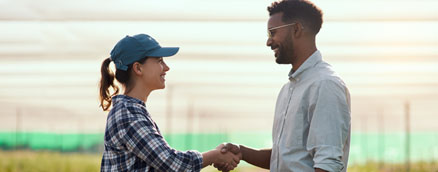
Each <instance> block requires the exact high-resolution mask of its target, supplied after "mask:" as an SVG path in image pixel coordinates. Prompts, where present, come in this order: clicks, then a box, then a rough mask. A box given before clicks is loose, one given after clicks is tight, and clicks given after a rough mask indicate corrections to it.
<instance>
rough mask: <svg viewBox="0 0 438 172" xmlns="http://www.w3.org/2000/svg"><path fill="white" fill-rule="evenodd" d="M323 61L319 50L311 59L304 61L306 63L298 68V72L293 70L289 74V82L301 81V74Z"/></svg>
mask: <svg viewBox="0 0 438 172" xmlns="http://www.w3.org/2000/svg"><path fill="white" fill-rule="evenodd" d="M320 61H322V56H321V53H320V52H319V50H316V51H315V52H314V53H313V54H312V55H310V57H308V58H307V59H306V61H304V63H303V64H302V65H301V66H300V67H299V68H298V70H296V71H293V70H292V69H291V70H290V72H289V80H296V81H298V80H300V78H301V74H302V73H303V72H304V71H306V70H307V69H309V68H311V67H313V66H315V64H317V63H319V62H320Z"/></svg>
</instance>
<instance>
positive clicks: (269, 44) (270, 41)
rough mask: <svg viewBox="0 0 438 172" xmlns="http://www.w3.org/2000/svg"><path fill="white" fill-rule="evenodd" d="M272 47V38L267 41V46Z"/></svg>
mask: <svg viewBox="0 0 438 172" xmlns="http://www.w3.org/2000/svg"><path fill="white" fill-rule="evenodd" d="M271 45H272V38H268V40H266V46H268V47H269V46H271Z"/></svg>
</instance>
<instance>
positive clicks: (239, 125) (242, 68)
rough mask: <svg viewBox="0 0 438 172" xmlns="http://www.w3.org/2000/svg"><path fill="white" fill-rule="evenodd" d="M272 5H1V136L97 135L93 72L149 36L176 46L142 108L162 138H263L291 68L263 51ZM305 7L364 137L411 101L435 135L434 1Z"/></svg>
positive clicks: (245, 0) (180, 1)
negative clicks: (319, 17)
mask: <svg viewBox="0 0 438 172" xmlns="http://www.w3.org/2000/svg"><path fill="white" fill-rule="evenodd" d="M271 2H272V1H264V0H263V1H261V0H260V1H254V0H242V1H231V0H223V1H201V0H170V1H144V0H142V1H140V0H134V1H121V0H111V1H104V0H94V1H89V0H77V1H65V0H61V1H59V0H58V1H56V0H41V1H31V0H18V1H16V0H0V6H1V8H2V10H0V38H1V39H0V107H1V108H0V119H2V120H0V130H17V129H19V130H25V131H34V130H38V131H57V132H77V131H86V132H102V131H103V129H104V126H105V119H106V113H107V112H102V110H101V109H100V108H99V102H98V90H97V83H98V81H99V77H100V76H99V70H100V64H101V62H102V61H103V60H104V59H105V58H106V57H108V56H109V52H110V51H111V49H112V47H113V46H114V44H115V43H116V42H117V41H118V40H120V39H121V38H123V37H124V36H125V35H133V34H138V33H147V34H150V35H151V36H153V37H154V38H156V40H158V41H159V42H160V44H161V45H162V46H179V47H181V49H180V51H179V53H178V54H177V55H176V56H174V57H170V58H166V59H165V60H166V62H167V63H168V65H169V66H170V68H171V70H170V71H169V72H168V74H167V76H166V80H167V81H166V84H167V88H166V89H165V90H159V91H155V92H153V93H152V94H151V97H150V98H149V99H148V102H147V108H148V110H149V111H150V113H151V114H152V116H153V118H154V119H155V120H156V121H157V123H158V124H159V125H160V126H161V128H163V131H164V132H184V131H187V130H188V128H190V127H189V126H188V125H190V124H194V125H195V126H194V128H193V129H194V130H195V131H197V132H230V131H270V130H271V128H272V118H273V115H274V106H275V100H276V96H277V94H278V92H279V90H280V88H281V86H282V85H283V84H284V83H286V82H287V81H288V80H287V74H288V72H289V70H290V68H291V66H290V65H278V64H276V63H275V61H274V56H273V52H272V51H271V50H270V48H269V47H266V45H265V44H266V39H267V36H266V27H267V19H268V18H269V16H268V13H267V11H266V7H267V6H268V5H269V4H270V3H271ZM313 2H314V3H315V4H316V5H317V6H319V7H320V8H321V9H322V10H323V12H324V24H323V26H322V29H321V32H320V33H319V34H318V36H317V47H318V49H319V50H320V51H321V53H322V55H323V58H324V60H325V61H327V62H328V63H330V64H331V65H333V67H334V69H335V71H336V72H338V73H339V75H340V76H341V77H342V78H343V80H344V81H345V82H346V83H347V86H348V88H349V90H350V93H351V96H352V128H353V131H357V132H367V131H371V132H372V131H373V128H376V127H375V126H376V123H377V122H376V121H377V120H378V119H380V118H379V115H384V118H383V119H384V121H385V124H387V125H385V127H386V129H387V130H388V131H395V132H396V131H403V130H404V128H403V124H404V117H403V115H404V114H405V113H406V112H405V111H404V109H405V106H406V105H405V104H407V103H408V104H409V106H410V113H411V114H412V115H413V117H412V129H413V130H415V131H437V130H438V128H437V127H436V125H435V123H436V122H435V121H436V120H437V118H438V117H436V114H437V113H438V109H437V108H436V107H437V105H438V100H437V99H436V97H437V96H438V33H437V30H438V12H436V8H434V7H436V6H438V1H433V0H421V1H407V0H397V1H396V0H383V1H381V0H367V1H365V0H355V1H346V0H330V1H327V0H325V1H322V0H321V1H313ZM364 119H366V120H364ZM188 121H192V123H190V122H188ZM193 121H194V122H193ZM364 121H366V122H364ZM254 124H255V125H254ZM17 126H18V127H17ZM364 126H366V127H364ZM364 128H366V131H364Z"/></svg>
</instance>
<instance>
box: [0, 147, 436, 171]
mask: <svg viewBox="0 0 438 172" xmlns="http://www.w3.org/2000/svg"><path fill="white" fill-rule="evenodd" d="M100 160H101V154H97V153H94V154H89V153H60V152H51V151H25V150H21V151H0V171H2V172H40V171H41V172H88V171H99V169H100ZM405 169H406V166H405V165H404V164H379V163H375V162H368V163H365V164H362V165H350V166H349V167H348V171H349V172H372V171H382V172H383V171H385V172H389V171H394V172H398V171H405ZM202 171H203V172H213V171H217V170H216V169H215V168H213V167H207V168H205V169H203V170H202ZM234 171H238V172H250V171H251V172H257V171H263V172H266V171H267V170H263V169H260V168H257V167H252V166H249V165H248V164H245V163H241V164H239V166H238V168H236V169H235V170H234ZM411 171H412V172H436V171H438V162H416V163H412V164H411Z"/></svg>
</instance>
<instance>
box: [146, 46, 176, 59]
mask: <svg viewBox="0 0 438 172" xmlns="http://www.w3.org/2000/svg"><path fill="white" fill-rule="evenodd" d="M178 50H179V47H161V48H160V49H157V50H155V51H153V52H151V53H148V54H147V56H150V57H169V56H173V55H175V54H176V53H177V52H178Z"/></svg>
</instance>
